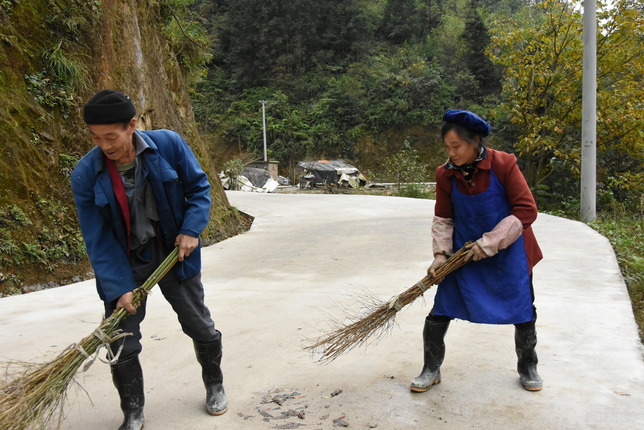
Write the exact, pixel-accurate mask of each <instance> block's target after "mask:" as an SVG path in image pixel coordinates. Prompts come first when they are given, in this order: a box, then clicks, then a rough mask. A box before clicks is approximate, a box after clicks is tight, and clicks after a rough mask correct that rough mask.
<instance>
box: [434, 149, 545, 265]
mask: <svg viewBox="0 0 644 430" xmlns="http://www.w3.org/2000/svg"><path fill="white" fill-rule="evenodd" d="M490 169H494V174H495V175H496V177H497V178H499V181H500V182H501V184H502V185H503V187H504V188H505V190H506V194H507V198H508V202H509V203H510V214H511V215H514V216H516V217H517V218H519V219H520V220H521V222H522V223H523V238H524V242H525V250H526V254H527V256H528V264H529V267H530V272H532V268H533V267H534V265H535V264H537V263H538V262H539V261H540V260H541V259H542V258H543V254H542V253H541V249H540V248H539V244H538V243H537V239H536V238H535V236H534V233H533V232H532V227H531V225H532V223H533V222H534V220H535V219H537V204H536V202H535V201H534V197H533V196H532V192H531V191H530V188H529V187H528V183H527V182H526V180H525V178H524V177H523V173H521V170H519V166H518V165H517V158H516V157H515V156H514V154H508V153H506V152H503V151H497V150H494V149H490V148H487V156H486V158H485V160H481V161H479V162H478V164H477V165H476V170H475V171H474V175H473V176H472V180H471V181H470V184H468V183H467V182H466V181H465V178H464V176H463V172H461V171H460V170H456V169H445V165H444V164H443V165H442V166H440V167H438V168H437V169H436V206H435V207H434V214H435V215H436V216H439V217H441V218H454V207H453V205H452V199H451V191H452V177H455V178H456V185H457V187H458V189H459V191H461V192H462V193H464V194H467V195H476V194H480V193H482V192H483V191H485V190H487V189H488V187H489V185H490Z"/></svg>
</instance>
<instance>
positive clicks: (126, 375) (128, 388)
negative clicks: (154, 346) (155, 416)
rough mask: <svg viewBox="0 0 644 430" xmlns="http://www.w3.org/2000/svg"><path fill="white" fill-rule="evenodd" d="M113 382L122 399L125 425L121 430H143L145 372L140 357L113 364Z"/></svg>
mask: <svg viewBox="0 0 644 430" xmlns="http://www.w3.org/2000/svg"><path fill="white" fill-rule="evenodd" d="M110 367H111V369H112V381H113V382H114V386H115V387H116V390H117V391H118V392H119V397H120V398H121V410H122V411H123V417H124V419H123V424H121V427H119V430H141V429H142V428H143V424H144V422H145V417H144V416H143V405H144V403H145V397H144V393H143V370H142V369H141V363H140V362H139V357H138V356H137V357H134V358H132V359H130V360H128V361H126V362H124V363H118V364H113V365H112V366H110Z"/></svg>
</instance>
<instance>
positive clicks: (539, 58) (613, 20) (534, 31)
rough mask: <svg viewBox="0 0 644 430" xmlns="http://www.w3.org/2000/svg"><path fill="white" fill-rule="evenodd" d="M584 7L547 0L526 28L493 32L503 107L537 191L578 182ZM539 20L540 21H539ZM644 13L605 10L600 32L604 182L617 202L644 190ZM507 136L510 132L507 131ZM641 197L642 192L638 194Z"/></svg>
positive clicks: (502, 116)
mask: <svg viewBox="0 0 644 430" xmlns="http://www.w3.org/2000/svg"><path fill="white" fill-rule="evenodd" d="M578 6H579V5H578V4H575V3H568V2H564V1H561V0H546V1H544V2H542V3H540V4H539V5H537V7H536V9H533V10H531V11H530V14H528V15H527V16H525V19H524V21H523V22H521V21H518V20H513V19H508V20H506V21H505V22H504V23H499V24H498V25H497V26H496V29H495V31H494V36H493V38H492V45H491V47H490V50H489V53H490V54H491V55H492V56H493V59H494V60H495V61H496V62H497V63H498V64H501V65H502V66H503V67H504V82H503V103H502V104H501V105H500V106H499V107H498V109H496V110H495V112H494V115H495V117H496V118H497V119H498V121H499V123H502V124H503V123H506V124H510V125H511V128H512V130H513V131H514V132H515V135H514V136H506V137H508V138H510V137H514V138H515V140H516V145H515V148H516V149H517V150H518V151H519V152H520V153H521V154H522V155H523V156H524V159H525V160H526V161H527V166H526V167H527V169H526V171H525V172H526V177H527V179H528V183H529V184H530V185H531V186H532V187H536V186H537V185H539V184H545V185H550V188H554V187H555V186H556V185H559V184H555V183H552V182H548V181H550V180H551V179H553V178H561V177H563V176H564V175H567V176H568V177H569V178H570V176H571V174H572V177H573V178H576V177H578V175H579V165H580V146H581V145H580V141H581V136H580V130H581V81H582V54H583V47H582V17H581V13H580V8H579V7H578ZM533 12H534V13H533ZM643 13H644V12H643V11H642V9H641V7H638V5H637V3H636V2H634V1H631V0H622V1H618V2H617V3H616V4H615V5H614V6H613V8H605V7H603V8H602V9H601V13H600V16H601V18H602V19H601V20H600V21H599V22H600V24H599V31H598V42H597V51H598V57H597V58H598V87H597V98H598V103H597V109H598V123H597V146H598V167H599V170H598V178H599V180H600V181H602V182H603V183H604V184H605V186H607V187H609V188H610V189H611V191H613V193H614V194H615V195H617V196H619V195H622V198H625V196H626V195H627V194H632V193H635V194H638V193H641V190H642V180H643V176H642V175H643V173H642V166H643V162H644V159H643V154H644V146H643V145H644V143H643V140H642V137H643V136H644V131H643V124H644V109H643V106H642V100H643V99H644V92H643V91H644V90H643V88H642V85H641V82H642V78H643V77H644V69H643V67H644V66H643V65H642V60H641V59H642V56H643V54H644V44H643V43H642V40H644V38H643V30H642V29H643V28H644V21H643ZM500 134H501V135H503V130H501V133H500ZM637 190H639V191H637Z"/></svg>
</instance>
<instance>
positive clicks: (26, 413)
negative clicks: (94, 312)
mask: <svg viewBox="0 0 644 430" xmlns="http://www.w3.org/2000/svg"><path fill="white" fill-rule="evenodd" d="M178 253H179V248H175V249H174V250H173V251H172V252H171V253H170V255H168V257H167V258H166V259H165V260H164V261H163V262H162V263H161V264H160V265H159V267H158V268H157V269H156V270H155V271H154V272H153V273H152V275H150V277H149V278H148V279H147V280H146V281H145V283H143V285H141V286H140V287H139V288H137V289H136V290H134V296H133V299H132V304H133V305H134V306H135V307H136V306H138V305H139V304H140V303H141V301H142V300H143V299H144V298H145V297H146V296H147V295H148V293H149V292H150V290H151V289H152V288H153V287H154V286H155V285H156V284H157V283H158V282H159V281H160V280H161V279H162V278H163V277H164V276H165V275H166V273H168V271H169V270H170V269H171V268H172V266H174V264H175V263H176V262H177V256H178ZM126 316H127V312H126V311H125V309H123V308H121V309H118V310H116V311H114V312H113V313H112V315H110V316H109V317H108V318H106V319H104V320H103V321H102V322H101V324H100V325H99V327H98V328H97V329H96V330H95V331H94V332H93V333H91V334H89V335H88V336H86V337H85V338H83V339H82V340H81V341H80V342H78V343H76V344H73V345H70V346H69V347H67V349H65V350H64V351H63V352H62V353H61V354H60V355H59V356H58V357H56V358H55V359H54V360H52V361H50V362H49V363H46V364H43V365H41V366H39V367H36V368H34V369H32V370H27V371H26V372H25V373H24V374H23V375H21V376H19V377H16V378H15V379H13V380H11V381H9V382H6V383H4V384H2V385H1V386H0V429H1V430H27V429H44V428H46V427H47V425H48V424H49V423H51V422H52V420H53V419H56V421H57V423H56V427H57V428H58V427H60V424H61V423H62V417H63V414H62V412H63V406H64V403H65V398H66V393H67V389H68V387H69V385H70V384H71V383H72V382H73V381H74V377H75V375H76V372H77V371H78V370H79V369H80V368H81V366H83V363H85V361H86V360H87V359H89V358H90V357H92V356H93V355H94V354H97V353H98V351H99V349H100V348H101V347H102V346H106V345H107V344H108V343H110V342H112V341H114V340H116V339H118V338H120V337H123V336H128V335H129V333H120V332H119V331H118V330H117V327H118V324H119V322H120V321H121V320H122V319H123V318H125V317H126ZM93 362H94V360H91V361H89V362H88V363H87V364H86V365H85V367H84V370H86V369H87V368H88V367H89V365H91V364H92V363H93Z"/></svg>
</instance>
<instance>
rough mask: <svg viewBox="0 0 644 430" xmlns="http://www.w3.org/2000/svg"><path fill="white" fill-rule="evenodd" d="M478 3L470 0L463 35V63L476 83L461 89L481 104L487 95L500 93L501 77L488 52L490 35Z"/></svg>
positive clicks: (468, 96)
mask: <svg viewBox="0 0 644 430" xmlns="http://www.w3.org/2000/svg"><path fill="white" fill-rule="evenodd" d="M477 5H478V0H470V2H469V5H468V7H467V9H466V11H465V31H463V33H462V35H461V38H462V40H463V44H464V47H465V52H464V55H463V64H464V66H465V67H466V68H467V70H468V71H469V73H470V74H471V75H472V77H473V80H474V84H475V85H472V86H471V87H470V88H462V89H461V91H462V92H463V93H465V96H466V97H467V99H468V100H471V101H473V102H475V103H479V104H481V103H482V102H483V99H484V97H485V96H489V95H497V94H499V93H500V91H501V77H500V75H499V73H498V71H497V69H496V67H495V66H494V64H493V63H492V60H490V58H489V57H488V55H487V53H486V49H487V47H488V45H489V44H490V35H489V33H488V29H487V27H486V25H485V23H484V22H483V19H482V18H481V14H480V12H479V10H478V9H477Z"/></svg>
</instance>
